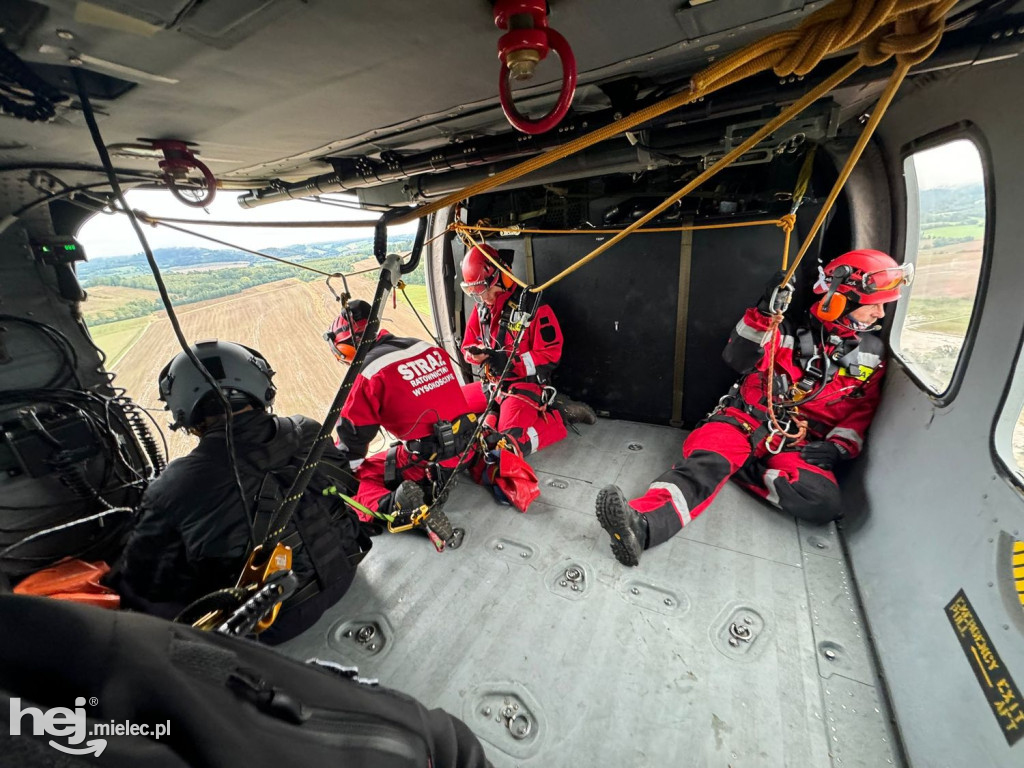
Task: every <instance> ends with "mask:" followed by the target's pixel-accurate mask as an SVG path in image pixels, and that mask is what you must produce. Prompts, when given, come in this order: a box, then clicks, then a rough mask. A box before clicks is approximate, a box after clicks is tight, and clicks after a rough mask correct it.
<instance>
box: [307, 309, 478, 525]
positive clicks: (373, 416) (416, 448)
mask: <svg viewBox="0 0 1024 768" xmlns="http://www.w3.org/2000/svg"><path fill="white" fill-rule="evenodd" d="M370 310H371V307H370V305H369V304H368V303H367V302H365V301H361V300H359V299H356V300H354V301H350V302H349V304H348V307H347V309H346V310H345V311H343V312H342V313H341V314H340V315H339V316H338V318H337V319H336V320H335V321H334V325H333V326H332V327H331V330H330V331H328V332H327V333H325V334H324V338H326V339H327V341H328V342H329V343H330V344H331V348H332V350H333V351H334V354H335V357H336V358H337V359H338V360H339V361H344V362H348V363H350V362H351V361H352V359H353V358H354V357H355V353H356V347H357V345H358V343H359V338H360V336H361V335H362V333H363V331H364V330H365V328H366V323H367V320H368V319H369V317H370ZM469 413H470V409H469V407H468V406H467V405H466V399H465V397H464V396H463V394H462V386H461V383H460V382H459V379H458V378H456V375H455V372H454V371H453V370H452V366H451V363H450V362H449V360H448V355H447V354H446V353H445V352H444V350H442V349H440V348H438V347H436V346H434V345H433V344H431V343H430V342H427V341H422V340H420V339H414V338H402V337H398V336H392V335H391V334H390V333H388V332H387V331H384V330H382V331H381V332H380V334H379V335H378V337H377V340H376V341H375V342H374V343H373V346H372V347H370V349H369V351H368V352H367V354H366V358H365V360H364V363H363V368H362V370H361V371H360V372H359V375H358V376H357V377H356V381H355V384H353V386H352V389H351V391H350V392H349V395H348V398H347V399H346V401H345V405H344V407H343V408H342V410H341V416H340V418H339V419H338V423H337V427H336V429H337V440H336V442H337V445H338V447H339V448H340V449H342V450H344V451H345V452H346V453H347V454H348V458H349V461H350V465H351V468H352V470H353V471H354V473H355V477H356V479H357V480H358V481H359V489H358V491H357V492H356V496H355V500H356V501H357V502H359V503H360V504H361V505H363V506H365V507H367V508H368V509H370V510H374V511H377V512H380V513H382V514H384V515H394V516H395V520H394V524H395V525H396V526H398V525H406V524H408V523H409V521H410V515H411V514H412V513H414V512H415V511H416V510H418V509H419V508H420V507H422V506H423V504H424V503H425V502H426V497H427V496H429V495H430V492H431V489H432V486H433V480H439V481H440V482H443V477H441V475H443V474H444V470H445V469H451V468H452V467H454V466H455V465H456V464H458V461H459V453H460V452H461V451H462V450H463V449H464V448H465V447H466V441H467V440H468V437H469V435H470V434H471V433H472V431H473V427H474V423H473V422H474V421H475V416H474V417H472V418H470V417H469V416H468V415H467V414H469ZM446 425H447V428H446ZM454 425H458V427H456V430H455V431H456V433H458V434H455V435H453V434H452V433H451V427H452V426H454ZM381 427H383V428H384V429H386V430H387V431H388V432H389V433H390V434H391V435H392V436H393V437H394V438H395V440H396V441H399V442H397V443H395V444H394V445H392V446H391V447H390V448H389V449H388V450H387V451H384V452H382V453H377V454H374V455H372V456H367V455H366V453H367V449H368V447H369V445H370V441H372V440H373V438H374V437H375V436H376V434H377V431H378V429H379V428H381ZM459 427H461V429H460V428H459ZM425 491H426V493H425ZM359 516H360V518H361V519H363V520H369V519H370V517H369V516H368V515H366V514H365V513H364V512H359ZM443 538H445V537H443Z"/></svg>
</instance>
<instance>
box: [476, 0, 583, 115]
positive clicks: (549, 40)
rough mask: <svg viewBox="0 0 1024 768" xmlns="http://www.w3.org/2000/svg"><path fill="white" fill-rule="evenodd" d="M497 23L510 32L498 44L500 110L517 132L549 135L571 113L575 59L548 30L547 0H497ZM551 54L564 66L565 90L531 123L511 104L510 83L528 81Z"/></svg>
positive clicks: (495, 12)
mask: <svg viewBox="0 0 1024 768" xmlns="http://www.w3.org/2000/svg"><path fill="white" fill-rule="evenodd" d="M494 23H495V25H496V26H497V27H498V29H503V30H507V32H506V33H505V34H504V35H502V36H501V38H500V39H499V40H498V58H499V59H500V60H501V73H500V75H499V79H498V93H499V94H500V95H501V108H502V109H503V110H504V111H505V117H506V118H508V121H509V123H511V124H512V126H513V127H514V128H516V129H517V130H520V131H522V132H523V133H531V134H536V133H545V132H546V131H550V130H551V129H552V128H554V127H555V126H556V125H558V123H559V122H561V120H562V118H563V117H565V113H566V112H568V111H569V107H570V106H571V105H572V97H573V94H575V93H576V57H575V56H573V53H572V48H571V47H569V42H568V41H567V40H566V39H565V38H564V37H562V36H561V35H560V34H558V32H556V31H555V30H553V29H551V28H550V27H549V26H548V13H547V2H546V0H497V2H495V4H494ZM549 51H554V52H555V53H556V54H558V58H559V60H560V61H561V62H562V90H561V93H559V94H558V102H557V103H556V104H555V107H554V109H552V110H551V112H549V113H548V114H547V115H545V116H544V117H540V118H537V119H530V118H528V117H526V116H524V115H523V114H522V113H521V112H520V111H519V110H518V109H516V105H515V104H514V103H513V102H512V85H511V80H512V79H513V78H514V79H516V80H529V79H530V78H531V77H533V71H534V69H535V68H536V67H537V64H538V63H540V62H541V61H543V60H544V59H545V58H546V57H547V55H548V52H549Z"/></svg>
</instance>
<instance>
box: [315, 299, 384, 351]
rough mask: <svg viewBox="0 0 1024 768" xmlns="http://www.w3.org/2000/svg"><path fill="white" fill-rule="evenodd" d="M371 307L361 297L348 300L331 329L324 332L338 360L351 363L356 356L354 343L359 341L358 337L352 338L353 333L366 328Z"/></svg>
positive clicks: (360, 332)
mask: <svg viewBox="0 0 1024 768" xmlns="http://www.w3.org/2000/svg"><path fill="white" fill-rule="evenodd" d="M372 309H373V308H372V307H371V306H370V305H369V304H368V303H367V302H365V301H363V300H362V299H355V300H353V301H350V302H349V303H348V306H347V307H346V308H345V309H344V310H342V312H341V314H340V315H338V316H337V318H335V320H334V323H333V324H332V325H331V330H329V331H327V333H325V334H324V338H325V339H326V340H327V343H328V344H330V345H331V351H332V352H334V357H335V358H336V359H337V360H338V361H339V362H341V361H345V362H348V363H351V362H352V359H353V358H354V357H355V356H356V345H357V344H358V343H359V339H358V338H354V334H362V332H363V331H364V330H366V323H367V321H368V320H369V319H370V311H371V310H372Z"/></svg>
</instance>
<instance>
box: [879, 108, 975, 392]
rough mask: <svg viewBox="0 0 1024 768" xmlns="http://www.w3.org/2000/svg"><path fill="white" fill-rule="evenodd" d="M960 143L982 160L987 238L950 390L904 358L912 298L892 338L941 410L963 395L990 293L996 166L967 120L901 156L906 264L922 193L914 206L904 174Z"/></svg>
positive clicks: (900, 310)
mask: <svg viewBox="0 0 1024 768" xmlns="http://www.w3.org/2000/svg"><path fill="white" fill-rule="evenodd" d="M959 139H966V140H968V141H970V142H971V143H972V144H973V145H974V148H975V149H976V150H977V151H978V157H979V158H980V160H981V173H982V187H983V189H984V191H985V238H984V240H983V242H982V254H981V268H980V269H979V271H978V283H977V290H976V292H975V294H974V303H973V304H972V305H971V319H970V322H969V323H968V325H967V333H966V335H965V336H964V342H963V345H962V346H961V347H960V352H959V354H958V355H957V360H956V365H955V366H954V367H953V375H952V377H950V380H949V383H948V384H947V385H946V388H945V389H943V390H942V391H941V392H938V391H936V390H935V389H933V388H932V386H931V385H930V384H928V383H927V382H926V381H925V380H924V379H923V378H922V376H921V375H920V374H919V373H918V372H917V370H916V369H915V365H914V364H913V363H911V362H910V361H908V360H907V359H906V358H905V357H904V356H903V354H902V351H901V349H900V344H899V342H900V341H901V340H902V335H903V323H904V322H905V320H906V317H907V308H908V306H909V304H910V301H909V296H908V300H907V301H900V302H899V303H898V305H897V309H896V312H895V313H894V315H893V319H892V323H891V325H890V327H889V334H888V340H889V349H890V351H891V352H892V355H893V357H894V358H895V359H896V360H898V361H899V364H900V368H902V369H903V371H904V372H906V374H907V375H908V376H909V377H910V379H911V380H912V381H913V382H914V383H915V384H916V385H917V387H918V388H919V389H920V390H921V391H923V392H924V393H925V394H926V395H928V397H929V398H931V400H932V401H933V402H934V403H935V405H936V406H937V407H939V408H945V407H946V406H948V405H950V404H952V402H953V401H954V400H955V399H956V396H957V393H958V392H959V391H960V386H961V384H963V379H964V375H965V374H966V371H967V366H968V365H969V363H970V359H971V354H972V352H973V351H974V342H975V339H976V338H977V336H978V325H979V323H980V321H981V317H982V314H983V313H984V309H985V297H986V295H987V293H988V281H989V274H990V272H991V271H992V270H991V267H992V246H993V240H994V236H995V185H994V183H993V180H992V168H993V165H992V160H991V152H990V151H989V146H988V142H987V141H986V140H985V136H984V134H983V133H982V132H981V130H979V129H978V127H977V126H976V125H974V124H973V123H971V122H970V121H967V120H963V121H960V122H958V123H954V124H953V125H949V126H946V127H945V128H940V129H938V130H936V131H932V132H931V133H928V134H925V135H924V136H921V137H919V138H917V139H914V140H913V141H909V142H907V143H906V144H904V145H903V147H901V149H900V154H899V174H900V180H901V181H900V184H901V187H902V192H903V194H902V213H903V216H902V221H900V222H898V224H899V226H898V228H897V231H898V233H899V241H898V247H899V252H900V253H902V254H903V257H904V261H905V260H906V256H907V235H908V229H909V227H908V217H909V215H910V211H911V210H912V208H918V207H919V203H920V197H919V195H920V193H919V191H918V190H917V189H915V190H914V191H915V194H917V195H918V198H917V199H915V200H914V201H913V203H911V199H910V191H911V190H910V189H909V187H908V185H907V178H906V173H905V170H904V169H905V167H906V162H907V160H908V159H909V158H910V157H911V156H912V155H914V154H916V153H918V152H921V151H923V150H928V149H935V148H936V147H939V146H942V145H943V144H949V143H951V142H953V141H957V140H959ZM917 255H918V254H915V258H914V262H913V263H914V266H917ZM911 293H912V292H911Z"/></svg>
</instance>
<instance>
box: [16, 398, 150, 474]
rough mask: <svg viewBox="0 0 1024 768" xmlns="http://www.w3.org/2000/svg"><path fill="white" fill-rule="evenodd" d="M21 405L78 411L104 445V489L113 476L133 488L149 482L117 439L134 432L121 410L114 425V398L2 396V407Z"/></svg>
mask: <svg viewBox="0 0 1024 768" xmlns="http://www.w3.org/2000/svg"><path fill="white" fill-rule="evenodd" d="M18 403H48V404H55V405H58V406H62V407H64V408H72V409H74V410H75V411H77V413H78V415H80V416H81V417H82V418H83V419H85V421H86V422H87V423H88V424H89V426H90V427H91V428H92V430H93V433H94V434H95V435H96V436H97V437H98V438H99V440H100V441H101V449H102V450H103V454H104V457H105V458H106V459H107V463H106V464H105V466H104V478H103V480H102V481H101V483H100V485H101V486H106V485H108V484H109V482H110V479H111V473H114V474H116V475H117V477H118V480H120V481H121V482H124V483H126V484H127V485H131V486H136V485H138V484H139V483H144V482H146V481H147V480H148V478H146V477H145V476H143V475H142V474H141V473H140V472H139V470H138V469H136V468H135V466H134V463H133V461H132V460H131V458H132V457H130V456H127V455H125V453H124V449H125V446H124V445H123V444H122V442H121V441H120V440H118V438H117V435H118V434H122V435H124V434H131V433H132V428H131V424H130V422H129V421H128V419H127V416H125V414H124V413H123V411H121V410H119V409H118V410H115V411H114V412H113V413H114V418H115V419H116V420H117V422H118V424H117V426H116V427H115V425H114V424H113V423H112V419H111V405H112V404H115V403H116V401H115V400H114V399H113V398H109V397H105V396H101V395H97V394H95V393H93V392H90V391H88V390H85V389H78V390H75V389H62V388H50V389H15V390H4V391H2V392H0V405H4V404H6V405H13V404H18ZM118 462H119V463H118ZM122 466H123V467H124V468H127V470H128V471H129V472H131V473H132V474H133V475H135V478H130V477H125V476H124V475H122V474H121V472H120V468H121V467H122Z"/></svg>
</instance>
